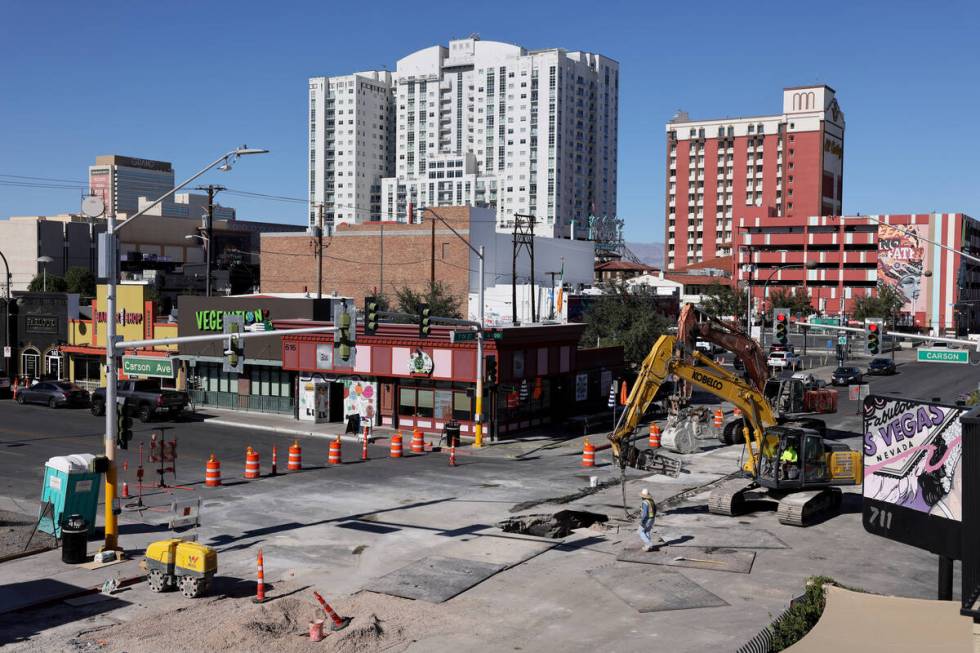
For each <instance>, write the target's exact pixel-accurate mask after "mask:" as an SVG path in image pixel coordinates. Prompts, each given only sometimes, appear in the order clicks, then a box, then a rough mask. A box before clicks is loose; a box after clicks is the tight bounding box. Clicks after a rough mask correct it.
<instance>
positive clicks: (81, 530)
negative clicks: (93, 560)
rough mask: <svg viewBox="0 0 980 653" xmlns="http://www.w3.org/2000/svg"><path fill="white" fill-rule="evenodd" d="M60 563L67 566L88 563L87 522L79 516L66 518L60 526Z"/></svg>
mask: <svg viewBox="0 0 980 653" xmlns="http://www.w3.org/2000/svg"><path fill="white" fill-rule="evenodd" d="M61 561H62V562H64V563H65V564H69V565H78V564H81V563H83V562H88V522H86V521H85V518H84V517H82V516H81V515H72V516H70V517H66V518H65V520H64V522H63V523H62V524H61Z"/></svg>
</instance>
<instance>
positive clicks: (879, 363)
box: [868, 358, 895, 374]
mask: <svg viewBox="0 0 980 653" xmlns="http://www.w3.org/2000/svg"><path fill="white" fill-rule="evenodd" d="M894 373H895V361H893V360H892V359H890V358H873V359H872V360H871V363H870V364H869V365H868V374H894Z"/></svg>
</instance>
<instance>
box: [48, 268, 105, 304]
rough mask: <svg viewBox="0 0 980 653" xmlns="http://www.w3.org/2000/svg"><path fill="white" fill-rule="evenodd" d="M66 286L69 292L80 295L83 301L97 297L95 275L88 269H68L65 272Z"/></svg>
mask: <svg viewBox="0 0 980 653" xmlns="http://www.w3.org/2000/svg"><path fill="white" fill-rule="evenodd" d="M49 281H50V280H49ZM65 284H66V285H67V287H68V292H74V293H78V294H79V295H81V296H82V298H83V299H84V298H91V297H95V275H94V274H92V271H91V270H89V269H88V268H83V267H73V268H68V271H67V272H65Z"/></svg>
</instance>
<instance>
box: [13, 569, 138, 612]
mask: <svg viewBox="0 0 980 653" xmlns="http://www.w3.org/2000/svg"><path fill="white" fill-rule="evenodd" d="M144 578H146V574H139V575H137V576H126V577H124V578H120V579H119V587H129V586H130V585H135V584H136V583H138V582H140V581H141V580H143V579H144ZM101 591H102V587H101V586H97V587H79V588H78V589H76V590H71V591H68V592H65V593H64V594H59V595H57V596H49V597H45V598H42V599H38V600H37V601H35V602H34V603H30V604H27V605H22V606H18V607H16V608H11V609H9V610H0V614H9V613H11V612H19V611H21V610H33V609H35V608H39V607H43V606H48V605H53V604H55V603H61V602H62V601H64V600H65V599H75V598H78V597H80V596H87V595H89V594H98V593H100V592H101ZM109 596H110V597H113V596H115V595H114V594H110V595H109Z"/></svg>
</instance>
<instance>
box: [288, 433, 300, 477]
mask: <svg viewBox="0 0 980 653" xmlns="http://www.w3.org/2000/svg"><path fill="white" fill-rule="evenodd" d="M286 469H287V470H288V471H290V472H296V471H299V470H301V469H303V450H302V448H300V446H299V441H298V440H293V443H292V444H291V445H289V460H287V461H286Z"/></svg>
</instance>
